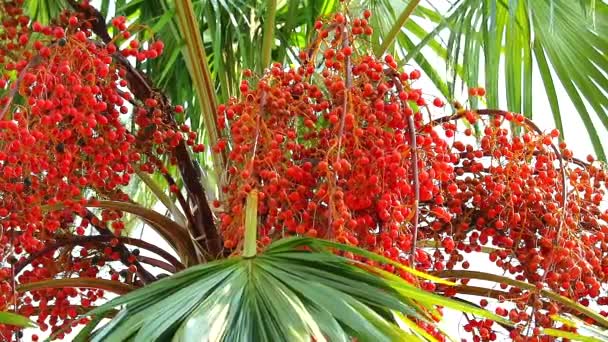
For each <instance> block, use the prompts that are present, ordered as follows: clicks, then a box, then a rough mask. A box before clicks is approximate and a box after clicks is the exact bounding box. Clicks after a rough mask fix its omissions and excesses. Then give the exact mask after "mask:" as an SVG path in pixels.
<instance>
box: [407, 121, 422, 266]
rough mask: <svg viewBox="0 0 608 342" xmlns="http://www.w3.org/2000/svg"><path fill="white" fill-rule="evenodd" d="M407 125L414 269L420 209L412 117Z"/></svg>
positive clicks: (412, 263) (414, 130)
mask: <svg viewBox="0 0 608 342" xmlns="http://www.w3.org/2000/svg"><path fill="white" fill-rule="evenodd" d="M407 123H408V126H409V131H410V140H411V142H410V146H411V155H412V182H413V183H414V218H413V222H412V225H413V228H412V248H411V251H410V266H411V267H416V266H415V264H414V262H415V261H416V240H418V217H419V213H420V208H419V207H418V204H419V203H420V182H419V179H418V146H417V142H416V126H415V125H414V117H413V115H410V116H408V118H407Z"/></svg>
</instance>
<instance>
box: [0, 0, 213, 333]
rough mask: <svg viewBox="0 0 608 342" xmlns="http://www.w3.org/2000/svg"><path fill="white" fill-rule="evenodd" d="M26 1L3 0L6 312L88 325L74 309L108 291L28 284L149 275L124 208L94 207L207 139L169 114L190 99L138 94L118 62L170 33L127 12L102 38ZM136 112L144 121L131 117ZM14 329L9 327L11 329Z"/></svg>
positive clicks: (46, 326)
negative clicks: (128, 233)
mask: <svg viewBox="0 0 608 342" xmlns="http://www.w3.org/2000/svg"><path fill="white" fill-rule="evenodd" d="M22 4H23V0H19V1H0V21H1V25H2V26H1V27H0V225H1V226H0V289H1V291H0V311H2V310H17V311H18V312H20V313H22V314H25V315H28V316H36V317H37V322H38V324H39V327H40V328H41V330H42V331H46V330H50V331H52V332H54V331H57V330H58V329H60V328H62V327H63V328H65V327H69V325H75V324H78V323H82V321H81V320H78V319H76V320H74V319H75V318H77V315H78V314H79V313H82V310H83V309H86V308H88V307H90V306H91V305H93V304H94V303H95V302H97V301H98V300H99V299H103V298H104V291H103V290H101V289H100V290H95V289H84V288H83V289H79V288H71V287H66V288H48V289H40V290H32V291H29V292H28V291H22V290H20V288H21V287H23V286H24V285H27V284H30V283H35V282H38V281H42V280H48V279H55V278H73V277H82V278H102V279H103V278H105V279H108V280H116V281H121V282H132V281H133V279H134V277H133V275H134V274H136V273H137V274H138V275H139V276H140V277H139V278H142V275H141V274H139V273H138V272H139V271H140V270H139V269H138V266H137V265H138V264H139V263H138V258H137V254H138V253H137V252H134V251H133V250H129V249H127V248H126V247H125V245H124V244H122V243H121V242H120V241H119V239H117V238H116V236H120V234H121V231H122V230H123V229H124V227H125V225H124V222H123V220H122V216H123V214H122V213H121V212H120V211H116V210H109V209H106V210H100V211H91V210H89V209H88V208H89V207H90V205H94V204H95V203H94V202H95V201H97V200H113V201H126V202H128V201H130V199H129V196H128V195H127V194H126V193H125V192H123V189H124V187H125V186H126V185H128V184H129V183H130V181H131V178H132V175H133V174H134V172H135V170H136V168H139V169H140V170H142V171H144V172H150V173H152V172H155V171H159V170H160V171H161V172H164V173H166V172H167V170H166V168H165V167H164V165H163V163H162V162H161V159H162V157H163V156H167V155H169V152H170V151H172V150H173V148H174V147H175V146H177V145H178V144H180V143H182V142H186V143H187V144H189V145H191V146H193V147H194V149H195V151H202V150H203V149H202V148H201V146H200V145H196V144H195V140H196V133H195V132H191V131H190V130H189V128H188V127H177V125H176V124H175V122H174V121H173V120H172V118H171V117H170V116H168V115H167V113H175V112H182V111H183V108H182V107H181V106H176V107H171V106H169V105H168V103H167V101H166V100H165V99H163V98H162V96H160V95H159V96H154V97H151V98H146V99H143V100H141V99H138V98H137V97H136V96H134V95H133V93H132V92H131V91H130V89H129V87H130V84H129V81H128V77H127V70H126V69H125V67H124V65H121V64H119V63H117V62H116V60H117V59H120V58H127V57H131V56H133V57H135V58H137V59H138V60H140V61H141V60H145V59H150V58H156V57H157V56H158V55H159V54H161V53H162V50H163V44H162V42H160V41H153V42H148V44H145V48H144V47H143V46H141V45H144V44H141V45H140V43H139V42H138V41H137V39H136V37H131V33H130V32H129V31H127V30H126V25H125V22H126V19H125V18H116V19H114V20H113V21H112V24H113V25H114V27H115V29H116V31H117V32H118V33H116V35H115V36H114V38H113V39H112V41H111V42H109V43H107V44H105V43H100V42H99V40H98V39H97V38H95V37H94V36H93V34H92V30H91V26H92V25H91V24H92V22H91V20H89V19H87V18H86V17H84V16H83V14H79V13H67V12H66V13H64V14H62V15H61V16H60V17H59V18H57V19H56V21H55V22H53V23H52V24H50V25H41V24H40V23H38V22H30V19H29V18H28V17H27V16H26V15H25V14H24V13H23V8H22ZM82 6H83V7H82V8H83V9H86V6H88V5H87V4H86V2H85V3H84V4H83V5H82ZM129 39H131V40H129ZM127 42H128V43H127ZM123 45H126V46H125V48H123V49H119V47H120V46H123ZM130 118H132V120H133V121H134V122H135V123H136V125H133V126H127V125H126V124H125V123H126V122H127V121H128V120H130ZM139 278H138V279H139ZM69 331H70V329H69V328H68V329H67V330H64V332H69ZM10 334H11V329H10V328H7V327H1V326H0V339H2V340H7V339H10ZM61 334H63V333H61ZM61 334H60V336H61ZM35 338H37V337H35Z"/></svg>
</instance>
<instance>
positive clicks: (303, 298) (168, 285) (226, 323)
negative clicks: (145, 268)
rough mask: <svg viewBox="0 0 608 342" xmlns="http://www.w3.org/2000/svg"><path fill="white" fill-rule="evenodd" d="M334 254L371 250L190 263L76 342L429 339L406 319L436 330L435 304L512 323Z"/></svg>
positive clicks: (282, 246)
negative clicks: (203, 263)
mask: <svg viewBox="0 0 608 342" xmlns="http://www.w3.org/2000/svg"><path fill="white" fill-rule="evenodd" d="M340 248H343V249H342V250H344V251H355V252H361V254H362V255H364V256H366V257H367V256H370V254H371V253H369V252H367V251H362V250H359V249H357V248H354V247H348V246H342V245H339V244H335V243H330V242H325V241H322V240H315V239H310V238H291V239H284V240H279V241H278V242H275V243H274V244H272V245H270V246H269V247H268V249H267V250H266V251H265V252H263V253H262V254H259V255H257V256H254V257H252V258H244V257H233V258H230V259H227V260H224V261H219V262H213V263H209V264H205V265H200V266H195V267H191V268H189V269H187V270H185V271H183V272H180V273H177V274H175V275H174V276H172V277H170V278H166V279H163V280H160V281H158V282H156V283H153V284H152V285H150V286H147V287H145V288H142V289H139V290H136V291H134V292H132V293H129V294H127V295H124V296H122V297H119V298H116V299H114V300H112V301H110V302H108V303H107V304H105V305H103V306H101V307H99V308H97V309H95V310H93V311H91V312H89V313H88V315H91V316H93V317H94V321H93V323H91V325H90V326H88V327H87V329H85V330H84V331H83V332H82V333H81V334H80V335H79V337H78V338H79V339H80V340H81V341H83V340H86V339H87V338H89V336H88V334H91V333H92V335H91V336H90V338H91V340H92V341H124V340H133V341H160V340H171V339H172V340H173V341H201V340H208V339H209V340H214V341H305V340H310V339H311V337H314V338H315V340H317V341H324V340H331V341H349V340H350V337H357V338H359V340H361V341H407V340H414V339H415V340H434V339H433V338H432V337H431V336H430V335H429V334H428V333H426V332H424V331H423V330H422V329H419V328H417V326H416V325H415V324H413V323H412V321H410V319H417V320H420V321H423V322H427V323H430V324H433V322H434V316H433V315H435V314H436V310H435V309H434V305H443V306H446V307H451V308H454V309H456V310H461V311H465V312H472V313H474V314H476V315H480V316H482V317H488V318H490V319H495V320H497V321H498V322H501V323H505V324H509V322H508V321H506V320H505V319H503V318H501V317H498V316H496V315H493V314H491V313H490V312H488V311H485V310H482V309H479V308H476V307H474V306H469V305H466V304H463V303H461V302H458V301H454V300H452V299H448V298H445V297H442V296H439V295H435V294H432V293H429V292H426V291H424V290H422V289H420V288H418V287H416V286H414V285H412V284H410V283H408V282H406V281H404V280H403V279H401V278H399V277H397V276H395V275H392V274H390V273H386V272H383V271H381V270H379V269H374V268H370V267H369V266H366V264H363V263H359V262H354V261H353V260H352V259H348V258H345V257H342V256H339V255H336V254H333V253H331V252H330V249H331V250H333V251H336V250H339V249H340ZM376 257H377V258H382V257H380V256H376ZM382 260H384V259H382ZM120 307H122V308H123V309H122V311H121V312H120V313H119V314H118V315H117V316H116V317H115V318H114V319H113V320H112V321H111V322H110V323H109V324H107V325H104V326H102V327H100V328H98V329H97V330H96V331H94V332H93V330H94V329H95V326H96V325H97V324H98V323H99V321H100V319H101V318H102V317H104V315H106V314H107V313H109V312H110V310H112V309H114V308H120ZM398 317H401V318H398ZM400 319H403V320H405V321H401V322H402V324H401V325H402V327H400V326H399V323H397V322H398V321H399V320H400ZM408 326H409V327H411V328H406V327H408Z"/></svg>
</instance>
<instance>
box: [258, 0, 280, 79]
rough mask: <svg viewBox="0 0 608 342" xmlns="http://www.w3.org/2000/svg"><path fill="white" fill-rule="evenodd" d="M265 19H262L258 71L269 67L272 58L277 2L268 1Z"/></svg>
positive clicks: (275, 0) (273, 0)
mask: <svg viewBox="0 0 608 342" xmlns="http://www.w3.org/2000/svg"><path fill="white" fill-rule="evenodd" d="M266 5H267V6H268V7H267V9H266V17H265V19H264V37H263V41H262V64H261V65H260V70H264V68H266V67H268V66H269V65H270V60H271V57H272V46H273V41H274V26H275V16H276V12H277V0H268V2H267V4H266Z"/></svg>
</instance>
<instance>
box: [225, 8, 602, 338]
mask: <svg viewBox="0 0 608 342" xmlns="http://www.w3.org/2000/svg"><path fill="white" fill-rule="evenodd" d="M370 15H371V13H370V12H369V11H365V12H363V13H362V15H361V16H352V15H350V14H344V13H338V14H335V15H334V16H332V17H331V18H327V19H324V20H320V21H318V22H317V23H316V25H315V28H316V34H315V37H314V39H313V40H312V44H311V46H310V47H309V49H307V50H304V51H302V52H301V53H300V56H299V57H300V63H299V64H298V65H296V66H293V67H288V66H284V65H281V64H278V63H277V64H273V65H272V66H271V67H269V68H268V69H267V70H266V71H265V72H264V74H263V75H253V73H252V72H250V71H245V73H244V80H243V81H242V84H241V86H240V95H239V96H238V97H235V98H233V99H231V100H230V101H229V102H228V103H227V104H226V105H222V106H220V108H219V110H218V125H219V126H220V128H222V129H224V131H225V132H226V136H225V140H224V141H220V143H219V144H218V145H217V146H216V147H215V149H216V151H220V150H223V149H227V148H229V167H228V169H227V179H228V182H227V185H226V186H225V188H224V192H225V194H226V197H227V203H226V204H225V205H224V208H225V210H226V211H225V213H224V214H223V215H222V216H221V224H220V227H221V228H220V229H221V232H222V235H223V236H224V244H225V247H226V248H229V249H234V248H236V247H239V244H240V243H242V241H243V222H244V219H243V217H244V203H245V198H246V197H247V194H248V193H249V191H251V190H252V189H257V190H258V191H259V199H260V202H259V208H258V210H259V213H260V218H259V220H260V232H259V236H260V241H259V243H260V246H264V245H266V244H268V243H270V242H271V241H273V240H275V239H279V238H282V237H285V236H294V235H298V236H311V237H319V238H324V239H330V240H335V241H339V242H342V243H348V244H352V245H355V246H359V247H364V248H366V249H368V250H370V251H373V252H377V253H380V254H383V255H385V256H386V257H389V258H391V259H394V260H398V261H400V262H402V263H403V264H405V265H411V266H415V267H416V268H418V269H421V270H424V271H429V272H435V273H437V274H439V275H442V276H446V277H453V278H454V279H458V280H461V283H462V284H463V287H462V288H460V289H459V288H449V289H444V288H435V285H434V284H423V286H425V287H426V288H427V289H428V290H436V291H441V292H444V293H446V294H448V295H454V294H456V293H461V294H473V295H482V296H485V295H484V294H481V293H479V291H477V293H476V292H475V289H474V288H471V287H467V286H466V284H467V283H468V279H469V278H475V277H476V276H479V275H478V274H475V273H474V272H468V271H466V270H467V269H469V267H470V265H471V264H472V263H473V262H474V261H475V260H476V259H478V258H480V257H482V256H480V255H479V253H473V252H483V253H486V254H487V256H486V257H485V258H486V260H487V258H488V257H489V260H490V261H491V262H493V263H495V265H496V266H497V269H496V271H497V272H496V273H502V270H504V272H505V273H508V275H509V278H511V279H515V280H518V281H525V282H527V283H529V284H532V286H531V288H528V289H522V288H521V287H518V286H513V284H511V285H508V284H507V283H504V282H501V284H500V285H501V286H500V288H501V290H500V291H498V290H497V291H494V290H490V292H488V293H492V294H493V296H494V297H495V298H500V299H501V302H504V301H505V300H510V301H511V302H512V303H513V302H514V303H515V304H517V305H513V304H509V305H507V304H504V305H503V304H500V305H498V306H497V307H496V312H497V313H499V314H501V315H505V316H508V317H509V318H510V319H512V320H513V321H514V322H516V323H519V325H518V327H517V328H516V329H513V330H511V331H510V338H512V339H515V340H521V339H522V335H523V334H527V335H534V336H536V335H539V334H540V332H541V331H542V329H541V328H543V327H552V326H555V324H556V323H555V322H553V321H552V319H551V318H550V314H556V313H559V312H561V310H562V308H561V306H560V305H559V304H558V303H556V302H549V301H547V300H545V299H543V298H541V296H540V295H539V292H538V290H540V289H549V290H552V291H555V292H557V293H559V294H561V295H563V296H566V297H569V298H571V299H573V300H575V301H576V302H578V303H580V304H582V305H584V306H588V305H590V303H594V304H595V305H599V307H600V308H602V311H601V313H602V315H604V316H606V314H607V312H606V311H605V308H606V307H605V305H606V304H608V298H607V297H606V293H605V291H604V292H603V291H602V288H601V285H602V284H605V283H606V281H607V280H608V224H607V221H608V211H606V210H605V208H604V209H603V208H602V207H601V203H602V200H603V196H604V193H605V191H606V183H605V181H606V172H605V170H604V169H603V168H602V167H600V166H599V165H598V164H597V163H593V160H592V159H589V160H588V162H583V161H580V160H578V159H574V158H573V156H572V152H571V151H570V150H568V149H567V148H566V145H565V143H563V142H559V143H558V141H557V138H558V136H559V132H558V131H556V130H552V131H550V132H543V131H541V130H540V129H538V127H537V126H536V125H535V124H534V123H533V122H531V121H530V120H529V119H527V118H525V117H524V116H523V115H521V114H516V113H511V112H507V111H501V110H490V109H484V110H482V109H479V110H473V109H467V108H464V107H463V106H462V105H460V104H458V103H455V104H454V106H453V110H454V112H453V114H451V115H448V116H443V112H444V111H445V110H446V109H445V103H444V101H443V100H441V99H440V98H435V97H432V96H429V95H428V94H427V93H426V92H425V91H424V90H423V89H421V88H420V86H419V84H418V83H419V82H417V81H418V79H419V78H420V77H421V73H420V71H419V70H416V69H413V68H409V67H407V66H406V67H405V68H402V67H399V66H398V64H397V61H396V59H395V58H394V57H393V56H391V55H385V56H375V55H374V54H373V53H371V52H370V51H371V48H370V43H369V41H370V38H369V37H370V35H371V33H372V29H371V27H370V26H369V23H368V19H369V17H370ZM470 95H471V96H483V95H485V90H484V89H483V88H473V89H471V91H470ZM515 131H520V132H521V134H514V132H515ZM235 250H237V251H238V250H239V248H236V249H235ZM384 267H385V269H386V270H388V271H394V267H393V266H391V265H385V266H384ZM400 274H401V275H402V276H403V277H406V278H407V277H411V275H409V274H406V273H405V272H403V273H400ZM461 278H462V279H461ZM485 280H493V281H496V278H494V279H485ZM492 291H494V292H492ZM480 304H481V306H484V307H485V306H487V305H488V301H487V300H486V299H483V300H482V301H481V302H480ZM528 308H533V310H532V311H530V310H528ZM599 317H601V316H599ZM530 325H532V326H534V327H536V328H535V330H534V331H533V333H528V332H526V331H524V330H523V328H524V327H527V326H530ZM493 327H496V326H493V324H492V322H487V321H483V320H479V321H476V320H474V319H471V320H470V321H469V322H468V323H467V324H466V326H465V330H466V331H469V332H473V333H474V335H475V340H495V339H496V338H497V335H496V333H495V331H493Z"/></svg>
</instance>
